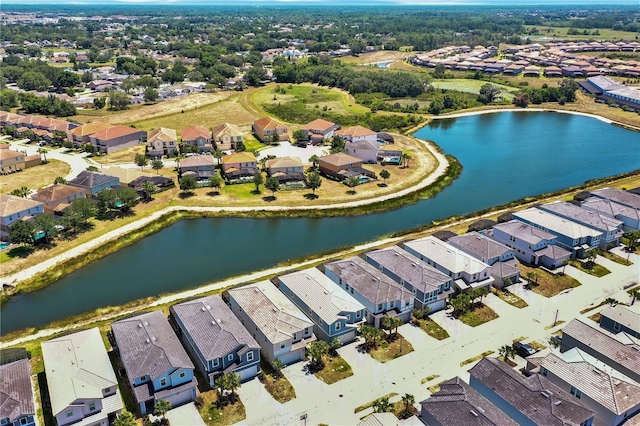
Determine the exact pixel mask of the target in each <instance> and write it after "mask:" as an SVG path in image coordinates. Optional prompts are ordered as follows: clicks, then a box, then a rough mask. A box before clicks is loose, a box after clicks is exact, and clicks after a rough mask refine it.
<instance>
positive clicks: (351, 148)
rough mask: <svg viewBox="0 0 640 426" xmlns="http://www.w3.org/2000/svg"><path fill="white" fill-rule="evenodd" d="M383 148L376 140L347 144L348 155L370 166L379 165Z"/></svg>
mask: <svg viewBox="0 0 640 426" xmlns="http://www.w3.org/2000/svg"><path fill="white" fill-rule="evenodd" d="M381 146H382V145H381V144H380V142H376V141H375V140H374V141H373V142H372V141H370V140H366V139H364V140H357V141H354V142H347V143H346V144H345V148H346V150H347V154H349V155H351V156H352V157H356V158H359V159H361V160H362V162H363V163H368V164H375V163H377V161H378V155H379V152H380V147H381Z"/></svg>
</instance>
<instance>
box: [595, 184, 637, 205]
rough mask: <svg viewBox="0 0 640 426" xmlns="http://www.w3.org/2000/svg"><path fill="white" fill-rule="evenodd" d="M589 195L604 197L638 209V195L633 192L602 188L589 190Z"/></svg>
mask: <svg viewBox="0 0 640 426" xmlns="http://www.w3.org/2000/svg"><path fill="white" fill-rule="evenodd" d="M591 195H595V196H596V197H600V198H606V199H608V200H611V201H615V202H616V203H619V204H624V205H625V206H629V207H633V208H634V209H640V195H638V194H634V193H633V192H629V191H623V190H621V189H615V188H602V189H597V190H595V191H591Z"/></svg>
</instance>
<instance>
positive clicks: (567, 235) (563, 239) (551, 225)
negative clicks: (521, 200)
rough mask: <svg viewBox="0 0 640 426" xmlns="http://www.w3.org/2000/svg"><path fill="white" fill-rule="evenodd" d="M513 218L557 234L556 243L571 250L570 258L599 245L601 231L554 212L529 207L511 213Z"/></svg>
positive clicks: (581, 254) (581, 255)
mask: <svg viewBox="0 0 640 426" xmlns="http://www.w3.org/2000/svg"><path fill="white" fill-rule="evenodd" d="M513 218H514V219H516V220H519V221H521V222H524V223H528V224H529V225H531V226H533V227H535V228H539V229H542V230H544V231H548V232H551V233H553V234H555V235H556V236H557V239H556V244H557V245H559V246H560V247H562V248H565V249H567V250H569V251H570V252H571V258H572V259H573V258H576V257H579V258H582V257H584V255H585V252H587V251H588V250H589V249H592V248H596V247H599V246H600V240H601V239H602V238H603V234H602V232H601V231H596V230H595V229H592V228H588V227H586V226H584V225H580V224H579V223H577V222H574V221H573V220H568V219H565V218H562V217H559V216H556V215H554V214H551V213H548V212H546V211H544V210H540V209H538V208H536V207H531V208H528V209H526V210H521V211H518V212H515V213H513Z"/></svg>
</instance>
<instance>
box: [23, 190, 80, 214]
mask: <svg viewBox="0 0 640 426" xmlns="http://www.w3.org/2000/svg"><path fill="white" fill-rule="evenodd" d="M80 198H85V190H84V189H82V188H79V187H77V186H73V185H65V184H62V183H56V184H53V185H51V186H47V187H46V188H41V189H38V190H37V191H36V192H35V193H34V194H31V199H32V200H35V201H39V202H41V203H42V204H44V211H45V213H53V211H54V209H55V208H56V207H58V205H60V204H67V205H68V204H71V203H72V202H73V201H74V200H77V199H80Z"/></svg>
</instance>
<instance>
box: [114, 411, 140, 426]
mask: <svg viewBox="0 0 640 426" xmlns="http://www.w3.org/2000/svg"><path fill="white" fill-rule="evenodd" d="M113 426H136V418H135V417H134V416H133V414H131V413H130V412H128V411H127V410H122V412H121V413H120V414H119V415H118V418H117V419H115V420H114V421H113Z"/></svg>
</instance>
